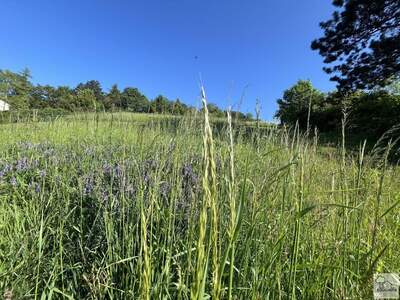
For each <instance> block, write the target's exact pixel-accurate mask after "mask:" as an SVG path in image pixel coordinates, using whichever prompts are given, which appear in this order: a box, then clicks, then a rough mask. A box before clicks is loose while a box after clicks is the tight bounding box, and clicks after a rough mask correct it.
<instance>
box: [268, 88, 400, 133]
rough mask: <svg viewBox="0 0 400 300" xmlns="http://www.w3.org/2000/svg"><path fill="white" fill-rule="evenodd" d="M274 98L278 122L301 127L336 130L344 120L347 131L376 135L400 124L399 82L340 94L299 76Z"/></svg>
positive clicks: (321, 130)
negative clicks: (294, 82)
mask: <svg viewBox="0 0 400 300" xmlns="http://www.w3.org/2000/svg"><path fill="white" fill-rule="evenodd" d="M277 102H278V111H277V112H276V115H275V116H276V117H277V118H279V119H280V121H281V123H283V124H288V125H290V126H294V125H296V124H298V126H299V127H300V128H301V129H303V130H307V129H308V130H311V129H313V128H315V127H316V128H318V130H319V131H320V132H338V131H340V130H341V127H342V121H343V120H345V121H346V127H347V129H348V131H349V132H350V133H354V134H361V135H363V136H365V137H374V138H376V137H379V136H381V135H382V134H383V133H384V132H386V131H387V130H389V129H391V128H392V127H393V126H396V125H398V124H400V82H394V83H392V84H390V85H388V86H386V87H383V88H375V89H373V90H368V91H367V90H357V91H354V92H348V93H346V94H343V93H341V92H339V91H333V92H328V93H323V92H321V91H319V90H318V89H316V88H315V87H313V85H312V84H311V82H310V81H309V80H299V81H298V82H297V83H296V84H294V85H293V86H292V87H290V88H289V89H287V90H286V91H284V93H283V96H282V97H281V98H280V99H278V100H277Z"/></svg>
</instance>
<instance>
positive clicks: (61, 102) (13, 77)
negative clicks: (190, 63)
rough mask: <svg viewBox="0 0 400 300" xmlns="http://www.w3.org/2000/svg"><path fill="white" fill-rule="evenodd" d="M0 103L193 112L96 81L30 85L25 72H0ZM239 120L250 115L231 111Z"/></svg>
mask: <svg viewBox="0 0 400 300" xmlns="http://www.w3.org/2000/svg"><path fill="white" fill-rule="evenodd" d="M0 100H3V101H5V102H7V103H8V104H9V105H10V107H11V110H14V111H23V110H31V109H41V110H51V109H54V110H62V111H65V112H80V111H127V112H137V113H158V114H172V115H185V114H187V113H192V112H194V111H195V110H196V108H195V107H193V106H190V105H187V104H185V103H183V102H182V101H181V100H179V99H176V100H169V99H168V98H166V97H165V96H163V95H159V96H157V97H155V98H154V99H148V98H147V97H146V96H145V95H144V94H142V93H141V92H140V91H139V89H137V88H135V87H125V88H124V89H123V90H120V89H119V87H118V85H116V84H114V85H113V86H112V87H111V89H110V90H109V91H108V92H105V91H104V90H103V88H102V86H101V84H100V82H99V81H97V80H89V81H87V82H85V83H79V84H78V85H77V86H76V87H74V88H71V87H69V86H58V87H53V86H51V85H40V84H38V85H34V84H33V83H32V82H31V73H30V71H29V69H24V70H23V71H21V72H12V71H9V70H0ZM208 110H209V112H210V114H211V115H212V116H214V117H225V116H226V111H225V110H222V109H220V108H219V107H218V106H217V105H215V104H212V103H209V104H208ZM232 113H233V114H234V115H235V117H236V118H237V119H239V120H251V119H252V118H253V117H252V115H251V114H244V113H242V112H240V111H234V112H232Z"/></svg>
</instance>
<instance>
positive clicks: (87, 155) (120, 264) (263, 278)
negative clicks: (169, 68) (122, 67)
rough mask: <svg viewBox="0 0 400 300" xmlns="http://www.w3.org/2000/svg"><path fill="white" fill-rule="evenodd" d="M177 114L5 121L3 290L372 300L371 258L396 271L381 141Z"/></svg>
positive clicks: (91, 295)
mask: <svg viewBox="0 0 400 300" xmlns="http://www.w3.org/2000/svg"><path fill="white" fill-rule="evenodd" d="M170 119H174V122H165V120H166V117H165V116H159V115H151V116H149V115H143V114H129V113H122V114H121V113H116V114H94V113H93V114H80V115H70V116H68V117H65V118H60V119H56V120H54V121H52V122H30V123H12V124H3V125H0V133H1V145H0V155H1V156H0V175H1V183H0V292H2V293H12V294H13V297H14V298H15V299H21V298H24V297H25V298H37V299H38V298H43V299H44V298H46V299H47V298H55V299H59V298H63V297H64V298H70V299H72V298H74V299H104V298H106V299H132V298H141V299H160V298H162V299H189V298H192V299H197V298H199V297H201V298H204V297H207V296H212V297H213V299H217V298H221V299H225V298H230V299H288V298H292V299H295V298H297V299H330V298H336V299H343V298H354V299H362V298H363V299H364V298H368V297H371V293H372V282H371V278H372V274H373V273H374V272H376V271H379V272H396V271H398V270H399V267H400V262H399V261H398V257H399V254H400V250H399V247H398V237H399V236H400V218H399V212H400V210H399V206H398V205H396V203H399V201H400V174H399V170H398V168H397V167H395V166H393V165H390V164H387V163H385V156H384V154H382V155H381V156H380V157H375V158H374V159H372V158H370V157H369V155H368V153H364V152H363V151H362V148H361V150H360V152H359V153H355V152H344V151H342V150H341V149H330V150H329V151H328V150H327V149H326V148H324V149H322V150H321V148H320V146H319V145H318V144H317V139H313V138H310V139H309V140H306V139H304V138H303V137H302V136H301V135H300V134H299V133H298V132H296V131H294V132H293V131H288V130H286V131H285V130H281V131H278V130H276V129H275V128H273V127H270V128H269V127H267V128H264V130H262V131H257V127H256V126H254V128H255V129H254V130H252V131H246V130H245V129H244V128H243V127H239V126H236V127H235V126H232V123H231V122H225V124H224V125H223V126H221V127H220V128H219V129H218V130H217V131H215V128H214V131H213V130H211V129H212V127H213V123H212V122H211V123H210V122H208V120H207V119H206V120H204V118H201V117H200V116H196V117H190V116H186V117H183V118H174V117H170ZM204 121H205V122H204ZM383 153H384V152H383ZM341 154H343V156H341Z"/></svg>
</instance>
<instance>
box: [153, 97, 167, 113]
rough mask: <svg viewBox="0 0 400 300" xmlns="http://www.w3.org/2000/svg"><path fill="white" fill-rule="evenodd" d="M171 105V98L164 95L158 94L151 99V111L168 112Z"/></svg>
mask: <svg viewBox="0 0 400 300" xmlns="http://www.w3.org/2000/svg"><path fill="white" fill-rule="evenodd" d="M169 106H170V105H169V100H168V99H167V98H166V97H164V96H162V95H158V96H157V97H156V98H155V99H154V100H153V101H151V105H150V111H151V112H152V113H159V114H164V113H167V112H168V110H169Z"/></svg>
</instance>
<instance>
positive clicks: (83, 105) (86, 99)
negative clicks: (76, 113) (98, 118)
mask: <svg viewBox="0 0 400 300" xmlns="http://www.w3.org/2000/svg"><path fill="white" fill-rule="evenodd" d="M75 107H77V108H79V109H83V110H96V109H98V107H99V102H97V99H96V96H95V94H94V92H93V90H91V89H79V90H78V91H77V93H76V96H75Z"/></svg>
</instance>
